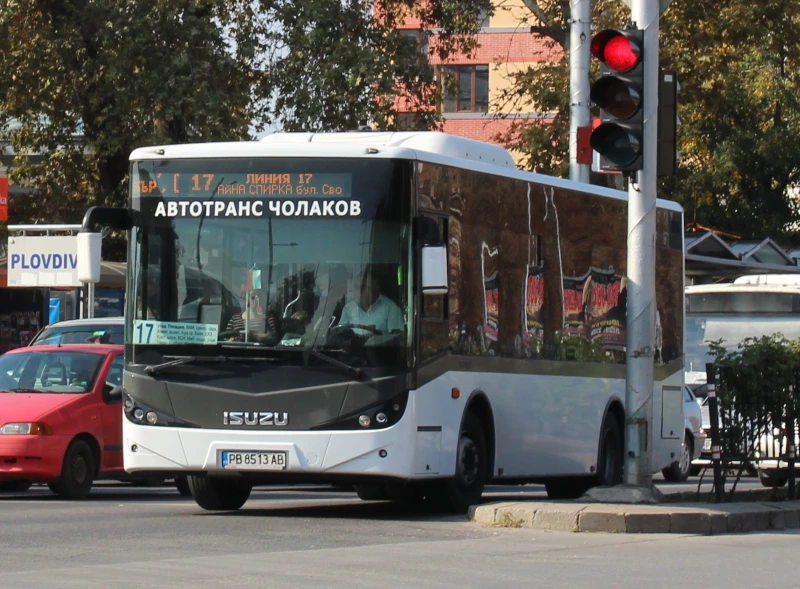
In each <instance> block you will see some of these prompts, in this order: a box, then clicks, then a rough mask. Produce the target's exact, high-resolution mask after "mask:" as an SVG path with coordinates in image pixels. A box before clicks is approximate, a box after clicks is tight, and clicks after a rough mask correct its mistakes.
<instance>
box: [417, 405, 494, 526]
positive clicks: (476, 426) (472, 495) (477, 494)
mask: <svg viewBox="0 0 800 589" xmlns="http://www.w3.org/2000/svg"><path fill="white" fill-rule="evenodd" d="M488 465H489V461H488V457H487V451H486V435H485V434H484V432H483V426H482V425H481V422H480V419H478V417H477V416H476V415H475V414H474V413H472V412H471V411H470V412H469V413H467V415H466V417H465V418H464V424H463V425H462V426H461V434H460V435H459V440H458V449H457V453H456V472H455V476H454V477H453V478H451V479H448V480H447V481H443V482H441V483H439V484H438V485H436V486H435V487H434V488H433V490H432V492H431V494H430V497H429V498H430V499H432V500H433V503H434V504H435V505H436V507H439V508H441V509H443V510H445V511H453V512H456V513H464V512H466V511H467V509H469V507H470V506H471V505H475V504H476V503H479V502H480V500H481V495H482V494H483V488H484V486H485V485H486V480H487V478H488V471H487V468H488Z"/></svg>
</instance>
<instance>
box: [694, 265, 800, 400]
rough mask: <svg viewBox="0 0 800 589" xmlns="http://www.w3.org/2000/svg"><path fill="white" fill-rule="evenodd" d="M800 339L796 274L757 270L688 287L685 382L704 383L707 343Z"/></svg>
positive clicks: (799, 285) (730, 346) (799, 291)
mask: <svg viewBox="0 0 800 589" xmlns="http://www.w3.org/2000/svg"><path fill="white" fill-rule="evenodd" d="M776 333H781V334H783V335H784V337H786V338H787V339H790V340H791V339H797V338H800V275H796V274H755V275H750V276H740V277H739V278H736V279H735V280H734V281H733V282H729V283H722V284H700V285H694V286H687V287H686V383H687V384H688V385H689V386H691V387H696V386H697V385H703V384H705V383H706V368H705V365H706V363H707V362H711V361H713V358H712V357H711V356H710V353H709V343H710V342H712V341H716V340H723V344H722V345H723V346H724V347H725V348H726V349H728V350H731V351H733V350H735V349H736V348H737V346H738V345H739V344H740V343H741V342H742V341H743V340H744V339H745V338H748V337H761V336H765V335H773V334H776Z"/></svg>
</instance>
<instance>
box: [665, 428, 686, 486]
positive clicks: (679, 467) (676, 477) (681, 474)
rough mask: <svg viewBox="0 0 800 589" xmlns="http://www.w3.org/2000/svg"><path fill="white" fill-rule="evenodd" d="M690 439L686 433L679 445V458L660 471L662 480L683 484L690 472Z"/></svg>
mask: <svg viewBox="0 0 800 589" xmlns="http://www.w3.org/2000/svg"><path fill="white" fill-rule="evenodd" d="M692 451H693V448H692V438H691V437H690V436H689V434H688V433H687V434H686V435H685V436H684V438H683V444H682V445H681V456H680V458H678V460H676V461H675V462H673V463H672V464H670V465H669V466H668V467H666V468H664V469H663V470H662V471H661V474H663V475H664V478H665V479H667V480H668V481H672V482H683V481H685V480H686V479H688V478H689V475H690V474H691V472H692Z"/></svg>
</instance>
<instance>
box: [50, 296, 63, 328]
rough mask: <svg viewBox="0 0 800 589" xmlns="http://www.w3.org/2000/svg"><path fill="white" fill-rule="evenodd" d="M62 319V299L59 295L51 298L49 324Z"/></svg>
mask: <svg viewBox="0 0 800 589" xmlns="http://www.w3.org/2000/svg"><path fill="white" fill-rule="evenodd" d="M59 321H61V299H59V298H58V297H51V298H50V319H49V320H48V321H47V323H48V324H53V323H57V322H59Z"/></svg>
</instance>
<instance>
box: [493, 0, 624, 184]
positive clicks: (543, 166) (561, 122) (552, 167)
mask: <svg viewBox="0 0 800 589" xmlns="http://www.w3.org/2000/svg"><path fill="white" fill-rule="evenodd" d="M525 4H526V6H527V7H528V9H529V10H530V11H531V14H532V15H535V16H534V17H532V18H531V19H530V21H525V22H521V23H520V27H521V29H524V28H526V26H531V25H532V26H535V27H537V28H538V30H539V31H540V34H541V35H542V37H543V39H544V42H545V43H546V45H547V47H548V48H549V49H555V50H556V51H557V52H559V53H561V55H562V58H561V59H560V60H558V61H552V62H543V63H538V64H534V65H531V66H528V67H527V68H524V69H522V70H521V71H519V72H515V73H510V74H509V78H510V80H511V82H512V83H511V84H510V86H509V87H508V88H507V89H505V90H503V91H501V93H500V95H499V96H498V98H497V101H496V102H497V104H496V105H495V106H496V107H499V108H500V109H502V110H503V111H506V110H516V109H517V108H522V109H523V110H533V111H536V112H541V113H551V114H552V119H545V120H544V121H541V122H533V123H532V122H530V121H526V120H514V121H513V122H512V123H511V125H510V127H509V129H508V130H507V131H505V132H503V133H500V134H499V135H498V136H497V139H498V140H499V141H500V142H501V143H502V144H503V145H505V146H506V147H507V148H508V149H511V150H514V151H517V152H519V153H521V154H523V158H522V165H523V167H525V168H527V169H530V170H533V171H535V172H539V173H542V174H550V175H554V176H560V177H566V176H568V175H569V119H570V111H569V55H568V51H569V24H568V23H569V18H570V3H569V2H562V1H559V0H525ZM628 13H629V11H628V10H627V8H626V7H625V6H624V5H623V4H622V3H621V2H619V1H612V0H598V1H595V2H593V3H592V22H593V23H594V27H595V28H596V30H602V29H603V28H606V27H616V26H619V25H621V24H624V23H625V22H626V20H627V18H628ZM586 42H587V43H588V42H589V40H588V39H587V40H586ZM596 70H597V66H596V64H593V68H592V75H597V71H596ZM526 104H530V105H531V106H528V107H526V106H525V105H526ZM500 116H501V117H502V115H500Z"/></svg>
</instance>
